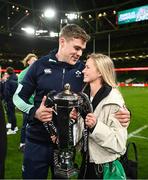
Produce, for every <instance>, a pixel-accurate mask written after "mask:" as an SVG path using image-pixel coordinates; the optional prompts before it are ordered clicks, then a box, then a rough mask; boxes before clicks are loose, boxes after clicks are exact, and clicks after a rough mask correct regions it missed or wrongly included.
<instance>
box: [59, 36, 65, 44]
mask: <svg viewBox="0 0 148 180" xmlns="http://www.w3.org/2000/svg"><path fill="white" fill-rule="evenodd" d="M64 43H65V38H64V37H60V38H59V44H60V46H63V45H64Z"/></svg>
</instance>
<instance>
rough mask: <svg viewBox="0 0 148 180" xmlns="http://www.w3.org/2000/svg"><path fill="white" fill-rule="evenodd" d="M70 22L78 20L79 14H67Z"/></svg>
mask: <svg viewBox="0 0 148 180" xmlns="http://www.w3.org/2000/svg"><path fill="white" fill-rule="evenodd" d="M65 15H66V16H67V18H68V19H69V20H74V19H78V14H77V13H66V14H65Z"/></svg>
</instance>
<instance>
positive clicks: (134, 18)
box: [117, 5, 148, 25]
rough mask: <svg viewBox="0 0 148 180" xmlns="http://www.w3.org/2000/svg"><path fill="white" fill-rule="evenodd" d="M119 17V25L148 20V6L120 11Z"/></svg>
mask: <svg viewBox="0 0 148 180" xmlns="http://www.w3.org/2000/svg"><path fill="white" fill-rule="evenodd" d="M117 17H118V24H119V25H120V24H127V23H132V22H138V21H144V20H148V5H145V6H140V7H137V8H132V9H127V10H124V11H119V12H118V14H117Z"/></svg>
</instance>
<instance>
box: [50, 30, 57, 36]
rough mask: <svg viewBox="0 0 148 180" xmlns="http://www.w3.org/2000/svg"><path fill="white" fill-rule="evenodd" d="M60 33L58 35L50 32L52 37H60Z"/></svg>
mask: <svg viewBox="0 0 148 180" xmlns="http://www.w3.org/2000/svg"><path fill="white" fill-rule="evenodd" d="M58 35H59V34H58V33H56V32H53V31H51V32H50V37H58Z"/></svg>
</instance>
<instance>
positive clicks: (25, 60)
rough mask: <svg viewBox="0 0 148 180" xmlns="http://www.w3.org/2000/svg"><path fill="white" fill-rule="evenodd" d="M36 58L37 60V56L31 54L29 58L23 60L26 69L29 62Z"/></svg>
mask: <svg viewBox="0 0 148 180" xmlns="http://www.w3.org/2000/svg"><path fill="white" fill-rule="evenodd" d="M32 57H35V58H36V59H37V58H38V57H37V56H36V55H35V54H32V53H29V54H27V56H26V57H25V58H24V59H23V61H22V63H23V64H24V67H26V66H28V61H29V60H30V59H31V58H32Z"/></svg>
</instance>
